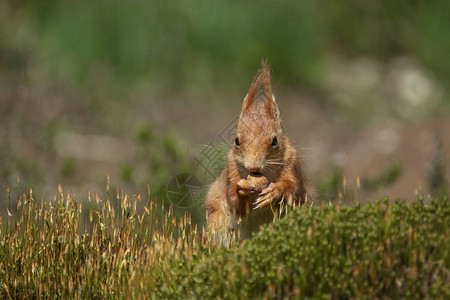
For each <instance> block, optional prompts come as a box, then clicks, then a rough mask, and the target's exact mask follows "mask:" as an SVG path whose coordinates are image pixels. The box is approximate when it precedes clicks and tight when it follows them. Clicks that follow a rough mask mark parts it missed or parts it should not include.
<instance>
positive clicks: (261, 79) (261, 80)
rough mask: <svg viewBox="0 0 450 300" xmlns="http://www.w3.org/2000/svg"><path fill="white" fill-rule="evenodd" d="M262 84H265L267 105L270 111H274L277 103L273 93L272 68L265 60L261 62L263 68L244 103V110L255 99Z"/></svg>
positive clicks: (254, 80)
mask: <svg viewBox="0 0 450 300" xmlns="http://www.w3.org/2000/svg"><path fill="white" fill-rule="evenodd" d="M261 85H264V90H265V95H266V97H267V107H268V110H269V111H272V112H273V111H274V109H275V107H276V105H275V102H274V99H273V95H272V87H271V85H270V68H269V65H268V64H267V62H266V61H265V60H263V61H262V62H261V69H259V71H258V73H256V75H255V77H254V78H253V82H252V84H251V86H250V89H249V91H248V93H247V95H246V96H245V98H244V102H243V103H242V112H244V111H245V110H247V109H248V108H249V106H250V105H251V104H252V102H253V101H254V99H255V95H256V94H257V93H258V91H259V88H260V87H261Z"/></svg>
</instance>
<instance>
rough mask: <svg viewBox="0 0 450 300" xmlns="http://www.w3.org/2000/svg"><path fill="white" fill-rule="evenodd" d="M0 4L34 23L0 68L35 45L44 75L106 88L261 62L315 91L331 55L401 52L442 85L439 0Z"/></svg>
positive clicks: (213, 81) (444, 16)
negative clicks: (46, 70)
mask: <svg viewBox="0 0 450 300" xmlns="http://www.w3.org/2000/svg"><path fill="white" fill-rule="evenodd" d="M3 7H4V8H6V9H7V11H8V12H9V14H10V15H9V16H8V18H6V20H9V21H10V20H18V22H19V24H18V25H17V26H19V25H20V26H23V24H20V23H21V21H22V23H25V25H28V26H36V27H35V28H33V29H32V30H31V29H28V30H29V31H30V32H31V33H33V34H35V35H36V36H35V37H34V38H31V40H30V41H23V43H24V44H25V45H27V47H25V48H24V47H20V49H21V51H19V52H20V53H23V52H25V53H26V55H20V54H14V53H15V51H13V50H16V49H17V48H16V49H15V48H14V43H9V42H8V40H5V41H3V43H2V44H1V45H0V49H2V52H3V53H5V54H4V55H3V56H2V57H3V59H4V60H5V62H7V64H5V66H6V68H8V69H18V68H19V69H20V68H21V67H23V64H24V61H26V60H24V59H23V57H27V56H29V55H30V54H32V53H31V52H34V51H37V52H38V53H39V55H41V59H44V61H45V66H46V67H48V68H50V70H51V72H53V74H54V76H56V77H58V78H65V79H68V80H75V82H77V85H78V84H79V83H80V82H81V83H83V85H84V86H86V87H89V88H93V87H95V86H96V85H98V84H99V82H98V77H102V76H103V77H104V78H103V77H102V78H103V79H105V80H112V82H111V83H110V84H108V86H111V87H114V86H116V85H119V86H120V85H122V86H126V87H129V83H130V82H133V81H135V80H138V79H141V78H143V77H144V78H148V79H149V80H148V81H147V83H148V84H151V85H152V87H154V88H156V87H164V88H165V89H168V90H171V91H173V90H183V89H185V88H188V87H195V88H196V89H198V90H202V89H203V88H205V87H210V86H211V85H214V86H215V87H217V86H218V84H219V83H223V86H224V87H229V86H230V84H231V85H232V86H234V85H236V84H240V83H241V82H242V84H243V83H246V82H247V81H248V80H247V79H248V77H249V76H251V75H252V74H253V73H254V70H255V68H256V67H257V66H258V65H259V62H260V60H261V59H262V58H267V59H268V61H269V62H270V63H271V65H272V66H273V68H274V71H275V73H279V74H281V75H282V77H279V76H277V77H278V78H283V81H284V82H286V83H292V84H295V85H296V86H297V85H298V84H299V83H303V84H304V85H305V86H307V87H315V86H317V85H318V84H320V70H321V59H322V58H323V56H324V55H326V54H328V53H330V52H331V51H333V52H341V53H344V54H345V55H348V56H355V55H357V56H361V55H370V56H375V57H378V58H381V59H389V58H390V57H392V56H397V55H405V54H408V55H409V54H410V55H413V56H414V57H415V58H417V59H418V60H419V61H421V62H423V63H424V64H425V65H427V66H428V67H430V68H431V69H432V70H434V71H435V72H436V73H438V74H440V76H442V77H441V78H442V79H444V82H445V78H448V76H450V63H449V62H448V61H449V60H448V56H449V53H450V41H449V39H446V38H444V37H445V36H446V34H445V30H447V28H450V20H449V18H448V15H449V13H450V4H449V2H448V1H445V0H431V1H425V2H424V1H414V0H402V1H394V2H393V1H386V0H384V1H375V2H371V3H367V1H362V0H352V1H346V2H345V3H342V2H339V1H334V0H321V1H301V2H298V1H282V2H279V1H260V2H258V3H257V4H255V3H253V2H249V1H227V2H223V1H194V2H192V1H170V2H165V1H137V0H132V1H127V2H122V1H104V0H100V1H94V2H92V1H76V2H73V1H54V0H53V1H45V2H33V1H28V2H21V3H20V4H19V3H16V2H12V1H10V2H7V3H6V4H3ZM8 29H9V30H11V31H16V30H17V27H14V26H11V25H8V26H6V27H5V28H4V29H3V30H5V31H8ZM24 31H25V30H24ZM24 34H26V32H25V33H24ZM9 35H11V33H9ZM4 36H7V35H4ZM21 46H23V45H21ZM12 55H13V56H15V57H16V58H12V57H11V56H12ZM15 61H17V63H15ZM19 62H20V63H19ZM231 74H232V75H231ZM240 79H244V80H240ZM71 83H73V82H71Z"/></svg>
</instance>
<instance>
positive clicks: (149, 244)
mask: <svg viewBox="0 0 450 300" xmlns="http://www.w3.org/2000/svg"><path fill="white" fill-rule="evenodd" d="M8 197H9V201H11V198H12V196H11V193H10V192H9V191H8ZM89 200H90V203H88V204H89V205H88V206H90V207H89V208H88V209H86V205H85V204H81V203H78V202H77V200H76V196H75V195H71V194H70V193H68V194H67V195H64V192H63V190H62V188H61V187H59V189H58V193H57V195H56V196H55V197H54V199H53V200H48V201H45V200H41V201H37V200H36V199H34V197H33V193H32V190H30V191H29V192H27V193H25V192H24V193H23V194H21V195H20V196H18V198H17V203H16V204H17V215H15V216H12V215H11V214H10V213H9V211H8V213H9V217H8V218H7V219H6V220H2V224H1V226H0V229H1V232H0V297H1V298H10V299H15V298H45V297H49V298H55V297H56V298H68V297H70V298H90V299H92V298H94V299H95V298H113V299H114V298H140V297H144V296H145V297H149V298H192V299H199V298H211V297H213V298H217V297H219V298H233V299H235V298H236V297H239V298H242V297H244V298H248V297H255V296H256V297H258V298H260V297H264V298H273V297H274V298H286V297H287V298H316V297H317V298H321V297H325V298H330V297H333V298H344V299H346V298H355V297H357V298H380V297H390V298H399V297H407V298H432V299H444V298H448V297H449V296H450V284H449V283H450V277H449V276H450V275H449V268H450V240H449V229H448V226H447V225H448V224H449V221H450V204H449V201H448V198H447V197H441V198H436V199H431V200H430V199H428V200H424V199H423V197H419V199H418V200H417V201H415V202H413V203H406V202H402V201H395V202H394V203H392V202H390V201H388V199H387V198H386V199H384V200H377V201H376V202H372V203H369V204H367V205H359V204H358V203H356V204H352V205H340V204H338V203H334V204H333V203H326V204H325V203H324V204H322V205H314V206H313V205H308V204H307V205H304V206H302V207H300V208H296V209H294V210H292V211H291V212H289V213H288V214H287V215H286V216H285V217H283V218H281V219H280V220H277V221H275V222H274V224H269V225H268V226H266V228H264V230H263V231H262V232H260V233H259V234H257V235H256V236H255V237H254V238H252V239H249V240H246V241H244V242H236V243H234V244H233V245H232V246H231V247H229V248H223V247H217V246H216V245H214V244H213V243H212V242H209V240H210V234H209V233H205V232H204V231H203V230H202V229H201V228H200V227H197V225H195V224H192V223H191V220H190V217H189V216H188V215H187V214H186V215H185V216H184V217H182V218H179V219H176V218H175V217H174V216H173V210H172V208H171V207H169V208H168V209H167V206H166V210H164V209H163V204H162V203H158V202H157V201H156V199H152V197H151V193H150V191H148V193H147V197H144V196H141V195H135V196H134V197H128V196H127V195H124V194H123V193H122V192H120V191H116V192H115V193H112V192H111V191H110V189H109V187H108V188H107V190H106V195H105V196H104V198H103V197H101V196H99V195H95V194H90V195H89ZM85 210H87V211H88V214H87V215H88V217H87V219H84V218H83V211H85ZM164 211H165V212H164ZM163 212H164V213H163Z"/></svg>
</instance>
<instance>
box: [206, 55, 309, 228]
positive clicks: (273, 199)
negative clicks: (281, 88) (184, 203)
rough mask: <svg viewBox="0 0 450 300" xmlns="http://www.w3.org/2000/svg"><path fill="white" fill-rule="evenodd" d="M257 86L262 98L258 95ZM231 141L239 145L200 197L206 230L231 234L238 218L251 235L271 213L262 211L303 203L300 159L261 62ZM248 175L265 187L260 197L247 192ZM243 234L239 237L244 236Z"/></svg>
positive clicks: (230, 152) (265, 66) (267, 219)
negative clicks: (258, 176)
mask: <svg viewBox="0 0 450 300" xmlns="http://www.w3.org/2000/svg"><path fill="white" fill-rule="evenodd" d="M261 87H263V88H264V89H262V92H263V94H261V93H259V94H258V92H259V91H261V89H260V88H261ZM236 138H237V139H238V142H239V145H237V143H235V144H234V145H233V147H232V149H231V150H230V151H229V153H228V156H227V162H226V167H225V169H224V170H223V171H222V173H221V175H220V176H219V177H218V178H217V179H216V181H215V182H214V183H213V184H212V185H211V187H210V188H209V191H208V193H207V196H206V200H205V206H206V208H207V211H208V222H207V227H208V228H209V229H217V228H219V227H220V228H227V229H228V230H229V231H232V230H234V229H236V226H237V224H238V223H239V222H238V220H239V219H243V218H245V219H247V222H246V223H245V224H246V225H245V226H246V227H248V228H247V229H249V230H247V231H254V230H255V227H256V225H257V224H261V223H265V222H269V221H271V220H272V218H273V213H272V214H271V213H268V212H272V211H273V210H272V209H273V208H274V207H277V205H278V204H279V203H280V201H285V202H288V201H290V200H292V201H293V202H295V203H296V205H300V204H302V203H303V202H304V201H305V196H306V190H305V179H304V174H303V168H302V165H301V160H300V158H299V155H298V152H297V151H296V150H295V148H294V147H293V146H292V143H291V142H290V140H289V139H288V137H287V136H286V135H285V134H284V132H283V128H282V124H281V119H280V115H279V111H278V108H277V105H276V103H275V99H274V97H273V95H272V88H271V84H270V69H269V67H268V65H267V64H266V63H265V62H262V64H261V69H260V70H259V71H258V73H257V74H256V76H255V78H254V79H253V82H252V84H251V86H250V89H249V91H248V93H247V95H246V96H245V98H244V101H243V103H242V112H241V115H240V119H239V124H238V128H237V130H236ZM275 139H276V140H275ZM275 142H276V143H275ZM274 144H275V145H274ZM252 172H255V173H258V174H262V176H265V177H266V178H267V179H268V181H269V183H270V185H269V187H267V188H265V189H264V190H263V191H262V192H261V193H262V194H259V192H255V191H254V190H251V189H250V188H249V186H251V183H249V182H248V181H246V179H247V177H248V176H249V175H250V174H251V173H252ZM244 229H245V228H244ZM245 230H246V229H245ZM247 233H248V234H244V235H246V236H249V234H250V233H249V232H247Z"/></svg>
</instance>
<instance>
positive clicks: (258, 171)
mask: <svg viewBox="0 0 450 300" xmlns="http://www.w3.org/2000/svg"><path fill="white" fill-rule="evenodd" d="M248 170H249V171H250V172H251V173H260V171H261V168H259V167H253V166H252V167H249V168H248Z"/></svg>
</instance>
